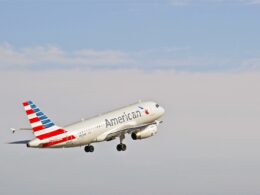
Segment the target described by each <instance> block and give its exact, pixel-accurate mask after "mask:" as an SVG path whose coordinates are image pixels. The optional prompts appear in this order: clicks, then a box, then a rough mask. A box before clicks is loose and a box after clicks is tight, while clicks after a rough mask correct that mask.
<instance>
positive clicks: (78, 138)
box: [11, 101, 165, 152]
mask: <svg viewBox="0 0 260 195" xmlns="http://www.w3.org/2000/svg"><path fill="white" fill-rule="evenodd" d="M23 107H24V109H25V112H26V114H27V117H28V120H29V123H30V125H31V128H23V129H20V130H32V132H33V134H34V136H35V138H34V139H32V140H23V141H16V142H11V143H12V144H26V146H27V147H29V148H69V147H81V146H84V150H85V152H94V146H93V145H92V144H93V143H98V142H103V141H111V140H114V139H116V138H119V144H118V145H117V146H116V149H117V151H125V150H126V149H127V147H126V145H125V144H124V143H123V140H124V139H125V135H126V134H131V137H132V139H133V140H141V139H145V138H149V137H151V136H153V135H155V134H156V133H157V128H158V126H159V124H160V123H162V121H159V119H160V118H161V117H162V116H163V114H164V113H165V110H164V108H163V107H162V106H160V105H159V104H158V103H156V102H153V101H145V102H142V101H139V102H137V103H134V104H131V105H129V106H125V107H122V108H119V109H116V110H114V111H111V112H107V113H104V114H100V115H98V116H95V117H92V118H89V119H82V120H81V121H79V122H76V123H73V124H71V125H67V126H64V127H59V126H57V125H55V123H54V122H53V121H52V120H51V119H49V118H48V117H47V116H46V115H45V114H44V113H43V112H42V111H41V110H40V109H39V107H37V106H36V105H35V104H34V103H33V102H32V101H26V102H23ZM11 130H12V132H13V133H14V132H15V131H16V129H13V128H11Z"/></svg>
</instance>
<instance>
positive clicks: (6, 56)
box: [0, 0, 260, 195]
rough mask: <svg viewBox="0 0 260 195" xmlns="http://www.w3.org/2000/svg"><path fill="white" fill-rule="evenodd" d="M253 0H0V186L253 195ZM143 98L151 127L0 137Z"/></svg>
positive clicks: (256, 75) (257, 42) (28, 191)
mask: <svg viewBox="0 0 260 195" xmlns="http://www.w3.org/2000/svg"><path fill="white" fill-rule="evenodd" d="M259 18H260V1H258V0H237V1H235V0H230V1H228V0H227V1H225V0H221V1H220V0H211V1H210V0H198V1H193V0H183V1H180V0H169V1H143V0H141V1H129V0H125V1H117V0H108V1H105V0H98V1H84V2H83V1H76V2H74V3H73V2H72V1H61V0H57V1H37V2H33V1H14V0H12V1H0V29H1V30H0V79H1V82H0V89H1V102H2V109H1V110H0V117H1V119H2V122H1V125H0V127H1V136H0V142H1V143H2V144H1V147H0V153H1V158H0V194H5V195H9V194H18V193H19V194H21V195H35V194H64V195H69V194H93V195H96V194H98V195H99V194H100V195H103V194H109V195H117V194H118V195H121V194H126V195H132V194H136V195H139V194H140V195H151V194H152V195H158V194H178V195H209V194H210V195H219V194H223V195H230V194H237V195H244V194H250V195H259V193H260V186H259V181H260V157H259V155H258V154H259V148H260V131H259V130H260V123H259V121H260V120H259V119H260V107H259V105H260V85H259V83H260V72H259V70H260V69H259V67H260V37H259V34H260V26H259ZM139 99H143V100H154V101H157V102H158V103H159V104H161V105H162V106H163V107H164V108H165V109H166V113H165V116H164V117H163V121H164V123H163V124H162V125H161V126H160V127H159V133H158V134H157V135H156V136H154V137H152V138H150V139H146V140H142V141H133V140H131V139H130V137H129V136H128V137H127V139H126V140H125V143H126V144H127V146H128V149H127V151H126V152H117V151H116V145H117V144H118V142H119V141H118V140H114V141H111V142H105V143H100V144H95V145H94V146H95V152H94V153H93V154H88V153H85V152H84V149H83V148H72V149H58V150H55V149H54V150H52V149H50V150H40V149H28V148H26V147H25V146H23V145H8V144H5V143H6V142H9V141H17V140H23V139H30V138H33V136H32V134H31V133H30V132H17V133H16V134H14V135H13V134H12V133H11V132H10V130H9V128H10V127H28V126H29V124H28V121H27V118H26V115H25V112H24V110H23V107H22V105H21V103H22V102H23V101H25V100H33V101H34V102H35V103H36V104H37V105H38V106H39V107H40V108H41V109H42V111H43V112H45V113H46V114H47V115H48V117H50V118H51V119H52V120H53V121H54V122H55V123H56V124H57V125H60V126H63V125H66V124H69V123H71V122H74V121H77V120H79V119H80V118H82V117H86V118H87V117H91V116H93V115H96V114H99V113H102V112H106V111H109V110H111V109H115V108H116V107H121V106H124V105H127V104H130V103H133V102H135V101H137V100H139Z"/></svg>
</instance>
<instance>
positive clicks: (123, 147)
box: [116, 144, 126, 152]
mask: <svg viewBox="0 0 260 195" xmlns="http://www.w3.org/2000/svg"><path fill="white" fill-rule="evenodd" d="M116 149H117V151H119V152H120V151H125V150H126V145H125V144H118V145H117V146H116Z"/></svg>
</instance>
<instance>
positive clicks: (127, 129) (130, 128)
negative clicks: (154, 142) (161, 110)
mask: <svg viewBox="0 0 260 195" xmlns="http://www.w3.org/2000/svg"><path fill="white" fill-rule="evenodd" d="M159 123H162V121H154V122H151V123H146V124H142V125H138V126H137V125H135V124H127V125H124V126H120V127H118V128H115V129H113V130H111V131H110V132H109V133H108V134H106V136H105V138H104V140H107V141H110V140H113V139H115V138H116V137H120V136H122V135H125V134H127V133H128V134H130V133H134V132H136V131H140V129H142V128H145V127H147V126H149V125H153V124H159Z"/></svg>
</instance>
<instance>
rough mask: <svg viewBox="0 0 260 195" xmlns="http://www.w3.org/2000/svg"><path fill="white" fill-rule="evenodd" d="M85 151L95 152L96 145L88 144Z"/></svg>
mask: <svg viewBox="0 0 260 195" xmlns="http://www.w3.org/2000/svg"><path fill="white" fill-rule="evenodd" d="M84 150H85V152H94V146H92V145H87V146H85V148H84Z"/></svg>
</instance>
